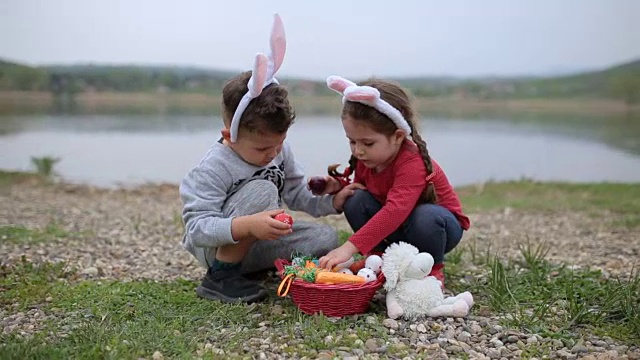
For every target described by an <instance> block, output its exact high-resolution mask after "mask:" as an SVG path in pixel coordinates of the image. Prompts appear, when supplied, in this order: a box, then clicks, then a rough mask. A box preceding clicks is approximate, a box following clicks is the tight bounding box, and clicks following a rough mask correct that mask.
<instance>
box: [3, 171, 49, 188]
mask: <svg viewBox="0 0 640 360" xmlns="http://www.w3.org/2000/svg"><path fill="white" fill-rule="evenodd" d="M44 180H45V179H44V178H43V177H42V176H40V175H38V174H35V173H30V172H21V171H4V170H0V187H4V186H9V185H11V184H15V183H21V182H27V181H33V182H43V181H44Z"/></svg>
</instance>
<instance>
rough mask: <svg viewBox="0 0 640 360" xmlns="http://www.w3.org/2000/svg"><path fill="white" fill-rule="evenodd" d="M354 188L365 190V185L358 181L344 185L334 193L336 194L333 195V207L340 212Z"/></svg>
mask: <svg viewBox="0 0 640 360" xmlns="http://www.w3.org/2000/svg"><path fill="white" fill-rule="evenodd" d="M336 181H337V180H336ZM356 189H360V190H366V189H367V187H366V186H364V185H362V184H360V183H351V184H349V185H347V186H345V187H344V188H342V190H340V191H339V192H338V193H337V194H336V196H334V197H333V208H334V209H336V211H338V212H342V210H343V207H344V203H345V202H346V201H347V199H348V198H349V196H351V195H353V193H354V192H355V191H356Z"/></svg>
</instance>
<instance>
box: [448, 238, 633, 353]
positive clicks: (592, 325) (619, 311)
mask: <svg viewBox="0 0 640 360" xmlns="http://www.w3.org/2000/svg"><path fill="white" fill-rule="evenodd" d="M546 253H547V251H546V248H545V247H544V246H543V245H538V246H535V247H533V246H523V247H522V248H521V254H522V256H521V258H520V259H515V260H513V259H510V260H506V261H501V260H500V259H498V258H497V257H490V258H487V261H486V262H485V263H484V265H485V267H486V269H487V276H486V277H482V278H480V279H479V280H477V281H476V282H475V283H472V286H471V289H470V290H471V291H472V293H474V294H476V295H477V296H476V299H478V300H479V302H480V304H485V305H487V306H488V307H490V309H491V310H492V311H493V312H495V313H501V314H505V320H504V323H505V325H506V326H510V327H516V328H520V329H524V330H526V331H527V332H530V333H538V334H541V335H543V336H547V337H560V338H564V339H571V338H572V337H574V335H575V333H576V332H579V331H582V330H584V331H588V332H592V333H595V334H599V335H608V336H611V337H613V338H617V339H619V340H622V341H624V342H629V343H634V342H636V343H637V342H638V341H640V274H638V272H637V271H635V272H632V274H631V275H630V276H629V278H626V279H619V278H615V279H607V278H604V277H603V276H602V274H601V273H600V271H595V270H591V269H572V268H570V267H567V266H564V265H555V264H551V263H549V262H547V261H546V260H545V256H546ZM476 279H477V278H476ZM453 288H454V289H455V290H456V291H462V290H465V289H469V287H468V286H465V288H464V289H463V288H461V287H459V283H455V282H454V287H453Z"/></svg>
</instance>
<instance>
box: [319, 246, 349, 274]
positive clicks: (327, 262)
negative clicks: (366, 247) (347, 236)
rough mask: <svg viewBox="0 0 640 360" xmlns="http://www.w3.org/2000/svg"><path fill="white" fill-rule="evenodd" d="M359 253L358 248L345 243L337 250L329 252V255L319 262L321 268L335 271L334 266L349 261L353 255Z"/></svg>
mask: <svg viewBox="0 0 640 360" xmlns="http://www.w3.org/2000/svg"><path fill="white" fill-rule="evenodd" d="M357 252H358V248H357V247H356V246H355V245H353V244H352V243H351V242H350V241H347V242H345V243H344V244H342V246H340V247H339V248H337V249H333V250H331V251H329V253H328V254H327V255H325V256H323V257H321V258H320V259H319V260H318V263H319V264H320V267H323V268H326V269H333V267H334V266H336V265H338V264H341V263H343V262H345V261H347V260H349V259H350V258H351V257H352V256H353V254H355V253H357Z"/></svg>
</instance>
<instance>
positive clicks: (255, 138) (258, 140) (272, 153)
mask: <svg viewBox="0 0 640 360" xmlns="http://www.w3.org/2000/svg"><path fill="white" fill-rule="evenodd" d="M222 137H223V138H224V140H225V144H227V146H229V147H230V148H231V149H233V151H235V152H236V154H238V156H240V157H241V158H242V160H244V161H246V162H248V163H249V164H252V165H255V166H266V165H268V164H269V163H270V162H271V161H272V160H273V159H274V158H275V157H276V156H277V155H278V154H279V153H280V151H282V143H283V142H284V139H286V137H287V133H286V132H285V133H284V134H274V133H262V132H251V131H247V130H244V129H240V131H239V133H238V139H237V141H236V142H235V143H232V142H231V140H230V138H231V136H230V132H229V129H226V128H225V129H223V130H222Z"/></svg>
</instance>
